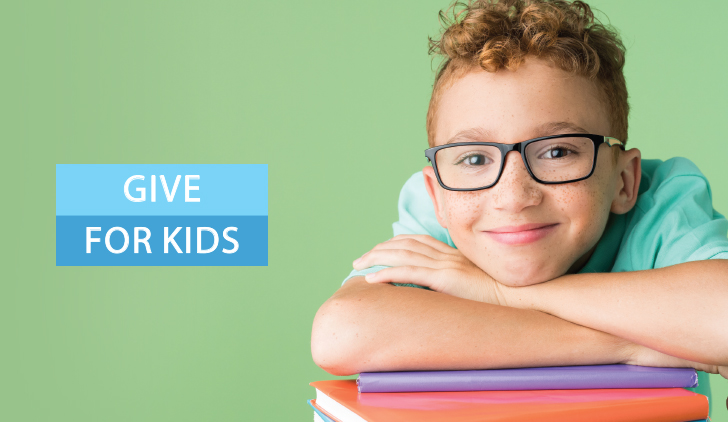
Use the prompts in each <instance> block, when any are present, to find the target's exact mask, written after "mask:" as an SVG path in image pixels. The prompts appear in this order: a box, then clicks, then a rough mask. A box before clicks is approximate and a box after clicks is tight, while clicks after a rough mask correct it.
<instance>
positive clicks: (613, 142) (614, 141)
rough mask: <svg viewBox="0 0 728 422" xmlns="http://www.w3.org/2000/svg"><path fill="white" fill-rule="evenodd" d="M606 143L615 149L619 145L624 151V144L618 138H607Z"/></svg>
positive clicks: (605, 138)
mask: <svg viewBox="0 0 728 422" xmlns="http://www.w3.org/2000/svg"><path fill="white" fill-rule="evenodd" d="M604 142H605V143H606V144H607V145H609V146H610V147H613V146H615V145H618V146H619V147H620V148H622V149H624V142H622V141H620V140H619V139H617V138H612V137H611V136H605V137H604Z"/></svg>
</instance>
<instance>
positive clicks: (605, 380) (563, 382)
mask: <svg viewBox="0 0 728 422" xmlns="http://www.w3.org/2000/svg"><path fill="white" fill-rule="evenodd" d="M356 383H357V385H358V386H359V392H360V393H397V392H421V391H486V390H584V389H592V388H674V387H683V388H691V387H697V385H698V374H697V372H695V370H694V369H690V368H655V367H650V366H634V365H591V366H559V367H545V368H518V369H485V370H472V371H413V372H363V373H361V374H359V378H358V379H357V380H356Z"/></svg>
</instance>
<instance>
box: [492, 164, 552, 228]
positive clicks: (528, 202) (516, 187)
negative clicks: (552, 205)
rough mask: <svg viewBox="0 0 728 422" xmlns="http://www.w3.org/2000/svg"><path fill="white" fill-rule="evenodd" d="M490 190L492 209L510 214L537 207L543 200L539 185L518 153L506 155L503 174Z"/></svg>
mask: <svg viewBox="0 0 728 422" xmlns="http://www.w3.org/2000/svg"><path fill="white" fill-rule="evenodd" d="M491 189H492V196H491V198H492V201H493V205H494V208H495V209H498V210H502V211H506V212H508V213H512V214H517V213H519V212H521V211H523V210H524V209H526V208H528V207H531V206H535V205H538V204H540V203H541V201H542V200H543V192H542V191H541V186H540V184H539V183H538V182H536V181H535V180H533V178H532V177H531V175H530V174H528V170H527V169H526V166H525V164H523V159H522V158H521V155H520V153H518V152H516V151H511V152H509V153H508V154H506V157H505V164H504V166H503V174H501V177H500V180H498V183H496V184H495V186H493V187H492V188H491Z"/></svg>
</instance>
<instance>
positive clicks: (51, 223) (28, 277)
mask: <svg viewBox="0 0 728 422" xmlns="http://www.w3.org/2000/svg"><path fill="white" fill-rule="evenodd" d="M592 4H593V5H594V6H596V7H598V8H599V9H601V10H602V11H603V12H605V13H606V15H607V16H609V18H610V19H611V22H612V23H613V24H614V25H615V26H616V27H617V28H618V29H619V30H620V31H621V33H622V34H623V37H624V41H625V44H626V45H627V48H628V56H627V67H626V76H627V81H628V86H629V91H630V96H631V104H632V114H631V119H630V128H631V130H630V138H629V139H630V145H631V146H632V147H639V148H640V149H641V150H642V152H643V156H644V157H646V158H662V159H666V158H669V157H673V156H686V157H689V158H691V159H692V160H693V161H694V162H696V163H697V164H698V166H699V167H700V168H701V169H702V170H703V172H704V173H705V174H706V175H707V177H708V179H709V180H710V181H711V182H712V188H713V198H714V205H715V208H716V209H717V210H718V211H721V212H723V213H726V212H728V164H727V161H726V158H727V157H728V154H727V153H728V143H727V139H726V133H728V118H726V110H728V108H727V107H726V106H727V105H728V104H727V103H728V79H726V77H725V69H726V67H727V66H726V65H727V64H728V55H726V54H725V53H726V47H725V44H724V27H725V25H724V24H725V22H724V16H726V14H727V13H728V3H725V2H719V1H714V2H711V3H701V6H700V8H699V10H697V9H694V10H693V9H691V10H688V9H686V7H687V6H686V4H685V3H684V2H683V1H646V0H640V1H639V2H635V1H626V0H624V1H614V0H612V1H609V0H598V1H592ZM446 6H447V2H446V1H445V0H426V1H416V2H415V1H410V2H402V1H399V2H391V1H381V0H376V1H375V0H367V1H365V2H361V1H359V2H352V1H306V2H302V1H279V2H261V1H230V2H223V1H204V2H202V1H200V2H181V1H178V2H172V1H169V2H161V1H123V2H121V1H117V2H114V3H106V2H92V1H88V2H82V1H75V0H74V1H67V2H50V1H49V2H45V3H40V2H31V1H28V2H13V3H10V4H6V5H5V7H4V11H3V15H4V16H3V25H1V27H2V29H0V31H2V32H0V35H2V39H3V56H4V60H3V65H2V72H3V74H4V76H3V78H2V98H3V101H2V104H3V105H2V107H3V110H2V111H3V112H2V117H3V121H2V125H1V126H2V129H1V130H2V156H3V159H4V160H3V161H4V164H3V166H2V178H3V179H2V180H3V182H2V185H3V190H4V193H3V200H2V207H1V208H2V212H3V217H4V218H3V220H4V227H3V231H2V233H3V242H2V246H0V248H2V250H1V251H0V252H1V254H0V256H2V261H3V269H4V271H3V276H2V284H1V286H2V292H1V293H0V296H1V298H0V305H1V306H0V328H1V332H2V339H3V341H2V351H1V352H0V353H1V354H2V362H3V365H2V373H1V374H0V378H2V382H1V383H0V384H1V385H2V386H1V387H0V388H2V390H3V391H0V419H2V420H32V421H35V420H56V421H65V420H68V421H71V420H73V421H96V420H105V421H127V420H178V421H184V420H189V421H193V420H194V421H196V420H253V419H257V420H263V419H264V418H269V419H270V420H311V417H312V416H311V414H312V412H311V410H310V409H309V408H308V407H307V405H306V402H305V400H306V399H308V398H312V397H313V395H314V390H313V388H311V387H309V386H308V383H309V382H310V381H315V380H320V379H330V378H333V377H332V376H330V375H328V374H327V373H325V372H324V371H322V370H321V369H319V368H318V367H317V366H316V365H315V364H314V363H313V361H312V359H311V353H310V332H311V323H312V320H313V316H314V314H315V312H316V310H317V309H318V307H319V306H320V305H321V303H323V302H324V301H325V300H326V299H327V298H328V297H329V296H330V295H331V294H332V293H333V292H334V291H335V290H336V289H337V288H338V286H339V284H340V283H341V280H342V279H343V278H344V277H345V276H346V275H347V274H348V272H349V271H350V266H351V261H352V260H353V259H355V258H357V257H358V256H360V255H361V254H362V253H363V252H365V251H367V250H368V249H369V248H371V247H372V246H374V245H375V244H376V243H378V242H380V241H382V240H385V239H387V238H389V237H390V236H391V226H390V225H391V223H392V222H393V221H395V220H396V218H397V213H396V203H397V196H398V193H399V189H400V188H401V186H402V184H403V183H404V181H405V180H406V179H407V178H408V177H409V176H410V175H411V174H412V173H414V172H416V171H418V170H420V169H421V167H422V166H424V165H425V164H426V161H425V158H424V155H423V150H424V149H425V148H426V137H425V130H424V121H425V112H426V107H427V102H428V99H429V94H430V90H431V86H432V81H433V77H434V73H433V69H432V66H431V58H430V57H429V56H428V55H427V36H428V35H436V34H437V32H438V28H439V24H438V21H437V12H438V11H439V9H441V8H443V7H446ZM57 163H267V164H268V165H269V173H270V182H269V195H270V202H269V209H270V220H269V224H270V226H269V227H270V228H269V233H270V239H269V241H270V246H269V257H270V258H269V266H268V267H251V268H245V267H238V268H233V267H231V268H226V267H206V268H205V267H190V268H185V267H177V268H174V267H149V268H145V267H126V268H125V267H56V266H55V240H54V239H55V237H54V236H55V218H54V215H55V214H54V209H55V202H54V198H55V190H54V189H55V175H54V174H55V166H54V165H55V164H57ZM700 311H701V310H696V312H700ZM705 311H708V310H705ZM711 381H712V383H713V394H714V403H715V404H716V405H715V406H714V409H713V419H714V420H715V421H722V420H728V413H727V412H726V410H725V405H724V402H725V398H726V395H728V381H726V380H724V379H722V378H720V377H717V376H713V377H712V379H711Z"/></svg>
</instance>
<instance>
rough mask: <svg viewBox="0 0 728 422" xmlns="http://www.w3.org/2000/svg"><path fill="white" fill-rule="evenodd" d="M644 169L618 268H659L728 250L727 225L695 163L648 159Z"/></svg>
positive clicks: (708, 257) (686, 160)
mask: <svg viewBox="0 0 728 422" xmlns="http://www.w3.org/2000/svg"><path fill="white" fill-rule="evenodd" d="M642 168H643V171H642V178H643V180H642V182H641V186H640V194H639V197H638V199H637V203H636V204H635V208H634V209H633V210H632V211H630V213H629V214H628V215H627V218H628V221H629V222H628V227H627V232H626V234H625V238H624V239H623V242H622V249H624V251H621V252H625V253H620V255H622V256H621V257H620V258H622V259H618V263H620V264H621V265H618V266H617V267H619V268H622V269H624V270H628V269H634V270H640V269H650V268H659V267H665V266H669V265H675V264H679V263H682V262H687V261H694V260H700V259H710V258H712V257H714V256H717V255H718V254H723V253H725V252H726V251H728V238H727V237H726V236H727V231H728V221H726V219H725V217H723V216H722V215H721V214H719V213H718V212H716V211H715V210H714V209H713V200H712V194H711V190H710V184H709V183H708V180H707V178H706V177H705V175H703V173H702V172H701V171H700V169H698V167H697V166H696V165H695V164H694V163H693V162H692V161H690V160H688V159H687V158H682V157H677V158H672V159H669V160H666V161H660V160H643V161H642ZM625 258H626V259H627V261H625Z"/></svg>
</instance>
